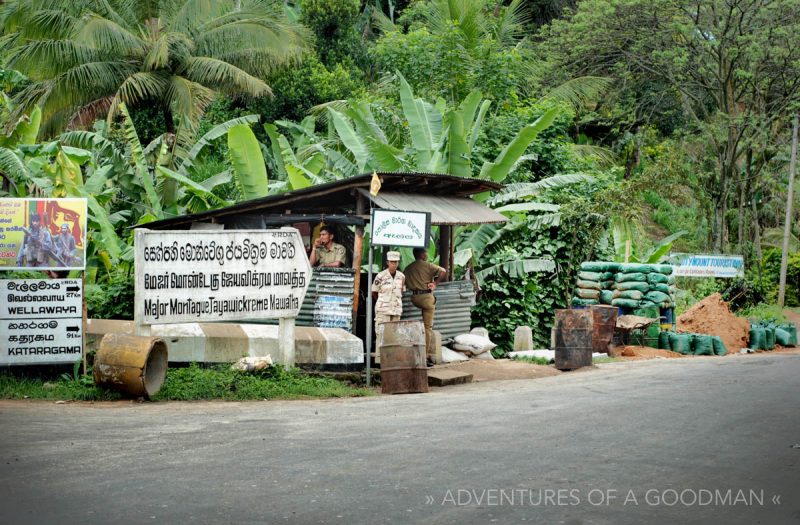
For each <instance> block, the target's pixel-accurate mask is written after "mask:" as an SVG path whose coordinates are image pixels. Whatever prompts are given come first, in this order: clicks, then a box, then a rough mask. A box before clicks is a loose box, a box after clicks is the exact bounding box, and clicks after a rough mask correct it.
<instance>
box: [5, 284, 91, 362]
mask: <svg viewBox="0 0 800 525" xmlns="http://www.w3.org/2000/svg"><path fill="white" fill-rule="evenodd" d="M0 297H2V300H1V301H0V365H42V364H57V363H74V362H75V361H77V360H79V359H81V357H83V284H82V282H81V280H80V279H43V280H36V279H0Z"/></svg>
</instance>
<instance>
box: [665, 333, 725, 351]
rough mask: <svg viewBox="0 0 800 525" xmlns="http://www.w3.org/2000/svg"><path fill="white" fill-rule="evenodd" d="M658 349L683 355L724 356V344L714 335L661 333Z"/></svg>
mask: <svg viewBox="0 0 800 525" xmlns="http://www.w3.org/2000/svg"><path fill="white" fill-rule="evenodd" d="M658 347H659V348H661V349H662V350H671V351H673V352H677V353H679V354H684V355H725V354H726V353H727V350H726V349H725V343H723V342H722V339H721V338H720V337H718V336H716V335H706V334H679V333H677V332H661V334H660V335H659V337H658Z"/></svg>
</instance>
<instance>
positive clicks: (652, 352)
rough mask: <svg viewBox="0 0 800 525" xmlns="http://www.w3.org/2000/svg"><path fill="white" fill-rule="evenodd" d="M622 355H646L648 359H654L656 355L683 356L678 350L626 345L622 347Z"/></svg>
mask: <svg viewBox="0 0 800 525" xmlns="http://www.w3.org/2000/svg"><path fill="white" fill-rule="evenodd" d="M621 355H622V356H623V357H644V358H647V359H653V358H655V357H668V358H673V357H682V356H681V354H679V353H678V352H671V351H669V350H661V349H658V348H650V347H649V346H626V347H625V348H623V349H622V353H621Z"/></svg>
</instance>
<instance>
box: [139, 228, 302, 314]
mask: <svg viewBox="0 0 800 525" xmlns="http://www.w3.org/2000/svg"><path fill="white" fill-rule="evenodd" d="M135 250H136V289H135V290H136V301H135V302H136V304H135V315H136V319H137V322H138V323H140V324H165V323H184V322H203V321H238V320H246V319H277V318H287V317H297V314H298V312H299V311H300V305H301V304H303V299H304V298H305V295H306V290H307V289H308V285H309V283H310V281H311V265H310V264H309V262H308V256H307V255H306V251H305V247H304V246H303V242H302V239H301V238H300V233H299V232H298V231H297V230H296V229H295V228H281V229H280V230H238V231H206V230H191V231H189V230H187V231H150V230H144V229H142V230H137V231H136V245H135Z"/></svg>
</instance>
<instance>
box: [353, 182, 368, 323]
mask: <svg viewBox="0 0 800 525" xmlns="http://www.w3.org/2000/svg"><path fill="white" fill-rule="evenodd" d="M365 208H366V205H365V203H364V197H363V196H362V195H359V196H358V198H357V200H356V215H357V216H361V215H364V213H365ZM363 251H364V227H363V226H356V237H355V239H354V240H353V269H354V270H355V271H356V274H355V276H353V334H355V333H356V322H357V321H358V302H359V297H360V295H361V294H360V293H359V292H360V291H361V261H362V253H363Z"/></svg>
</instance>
